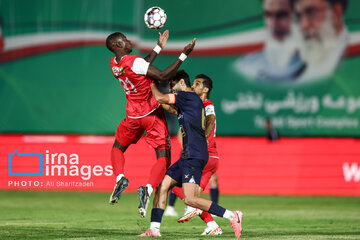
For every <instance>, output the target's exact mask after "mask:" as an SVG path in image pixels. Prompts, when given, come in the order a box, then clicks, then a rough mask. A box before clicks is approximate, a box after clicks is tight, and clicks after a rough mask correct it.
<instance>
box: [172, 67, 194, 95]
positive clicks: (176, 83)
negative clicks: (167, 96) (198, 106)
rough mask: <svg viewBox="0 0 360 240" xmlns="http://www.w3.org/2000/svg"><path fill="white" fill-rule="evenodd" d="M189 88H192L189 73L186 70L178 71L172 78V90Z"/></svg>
mask: <svg viewBox="0 0 360 240" xmlns="http://www.w3.org/2000/svg"><path fill="white" fill-rule="evenodd" d="M188 88H191V85H190V77H189V74H187V73H186V72H185V71H184V70H179V71H177V72H176V74H175V76H174V77H173V78H172V79H171V80H170V92H179V91H185V90H186V89H188Z"/></svg>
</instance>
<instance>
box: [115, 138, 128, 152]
mask: <svg viewBox="0 0 360 240" xmlns="http://www.w3.org/2000/svg"><path fill="white" fill-rule="evenodd" d="M113 148H117V149H120V151H122V152H125V151H126V149H127V147H125V146H123V145H121V144H120V143H119V142H118V140H117V139H115V141H114V144H113Z"/></svg>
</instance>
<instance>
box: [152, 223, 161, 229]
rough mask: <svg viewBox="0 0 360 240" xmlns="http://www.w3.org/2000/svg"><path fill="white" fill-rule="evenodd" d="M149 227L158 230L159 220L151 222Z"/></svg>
mask: <svg viewBox="0 0 360 240" xmlns="http://www.w3.org/2000/svg"><path fill="white" fill-rule="evenodd" d="M150 228H151V229H154V230H160V223H159V222H151V223H150Z"/></svg>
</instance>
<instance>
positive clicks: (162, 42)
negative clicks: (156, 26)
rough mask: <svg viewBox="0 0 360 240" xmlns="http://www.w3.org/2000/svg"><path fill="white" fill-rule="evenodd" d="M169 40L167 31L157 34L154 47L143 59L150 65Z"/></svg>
mask: <svg viewBox="0 0 360 240" xmlns="http://www.w3.org/2000/svg"><path fill="white" fill-rule="evenodd" d="M168 38H169V30H165V31H164V32H163V33H162V34H161V33H159V38H158V42H157V45H156V47H155V48H154V49H153V50H152V51H151V53H149V55H147V56H146V57H145V58H144V59H145V61H147V62H149V63H150V64H151V63H152V62H153V61H154V60H155V58H156V57H157V56H158V55H159V53H160V51H161V50H162V49H163V48H164V47H165V45H166V42H167V40H168Z"/></svg>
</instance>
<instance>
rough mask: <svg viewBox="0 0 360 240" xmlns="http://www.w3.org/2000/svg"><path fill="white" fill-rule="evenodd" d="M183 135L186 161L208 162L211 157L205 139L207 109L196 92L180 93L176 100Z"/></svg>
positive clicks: (183, 155)
mask: <svg viewBox="0 0 360 240" xmlns="http://www.w3.org/2000/svg"><path fill="white" fill-rule="evenodd" d="M175 106H176V107H177V108H178V120H179V126H180V130H181V134H182V142H183V150H182V153H181V157H182V158H184V159H188V158H195V159H203V160H206V161H207V159H208V157H209V154H208V150H207V143H206V137H205V108H204V104H203V102H202V101H201V99H200V97H199V96H198V95H197V94H196V93H195V92H178V93H177V95H176V98H175Z"/></svg>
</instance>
